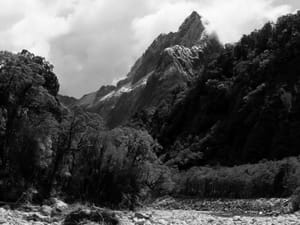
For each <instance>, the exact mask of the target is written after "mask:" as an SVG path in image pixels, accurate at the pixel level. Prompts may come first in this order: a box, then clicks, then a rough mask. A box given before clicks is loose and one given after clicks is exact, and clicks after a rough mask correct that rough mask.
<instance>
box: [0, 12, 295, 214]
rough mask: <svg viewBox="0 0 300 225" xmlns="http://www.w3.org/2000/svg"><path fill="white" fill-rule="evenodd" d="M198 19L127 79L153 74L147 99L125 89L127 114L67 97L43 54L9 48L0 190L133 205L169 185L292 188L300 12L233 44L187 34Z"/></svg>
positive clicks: (221, 190) (171, 189) (244, 190)
mask: <svg viewBox="0 0 300 225" xmlns="http://www.w3.org/2000/svg"><path fill="white" fill-rule="evenodd" d="M195 19H200V17H199V16H197V15H196V14H195V13H193V14H192V16H191V17H190V18H189V19H188V20H186V21H185V23H184V24H185V26H182V27H181V28H180V30H179V31H180V32H179V33H176V34H174V33H171V34H169V35H167V36H160V37H159V38H158V39H156V41H155V42H154V43H153V44H152V47H151V49H155V51H148V52H145V54H144V59H143V58H142V60H139V61H138V62H137V64H136V65H135V66H134V67H133V71H138V73H136V74H138V75H137V76H133V77H130V76H129V77H128V78H127V79H126V82H127V81H128V80H129V79H132V81H131V82H132V83H133V84H136V83H138V80H139V79H140V78H141V77H143V76H142V75H143V73H147V74H148V77H147V78H148V80H147V82H146V84H145V88H143V89H142V88H141V86H138V89H136V90H138V91H136V92H133V93H135V94H137V93H138V94H139V97H136V95H135V96H133V94H132V93H126V95H125V94H124V95H123V97H122V96H121V100H116V98H115V99H114V103H115V102H117V101H119V102H118V103H117V104H116V106H117V107H116V108H115V109H116V110H120V109H123V108H124V107H125V106H126V104H124V102H125V103H126V101H127V100H128V98H135V102H134V104H133V103H132V104H131V105H130V107H131V109H132V111H131V112H130V113H129V112H128V111H126V113H127V114H126V116H124V118H123V117H122V123H121V122H120V121H121V119H120V120H117V119H118V118H120V117H118V116H122V115H120V114H118V112H122V111H113V112H112V113H107V112H105V115H107V116H113V118H117V119H114V120H112V117H110V118H106V117H103V116H102V115H101V113H99V110H100V111H101V110H102V111H101V112H103V111H104V109H106V108H105V107H107V106H111V104H112V103H111V102H109V103H107V102H106V103H105V104H106V105H104V106H102V105H101V106H99V105H97V107H96V108H93V109H92V110H89V109H87V108H86V107H82V105H80V104H76V101H77V100H76V99H74V98H70V97H65V96H59V95H58V91H59V82H58V79H57V77H56V75H55V74H54V72H53V66H52V65H51V64H50V63H49V62H47V61H46V60H45V59H44V58H42V57H40V56H35V55H34V54H32V53H30V52H28V51H26V50H23V51H22V52H20V53H17V54H14V53H9V52H5V51H3V52H0V200H3V201H20V202H22V201H33V202H38V201H41V200H43V199H45V198H48V197H50V196H60V197H62V198H64V199H66V200H69V201H78V200H82V201H90V202H94V203H98V204H102V205H109V206H114V207H121V208H122V207H123V208H128V207H129V208H132V207H134V206H135V205H138V204H140V203H141V202H142V201H144V200H146V199H149V198H154V197H157V196H162V195H188V196H197V197H204V198H207V197H209V198H217V197H223V198H252V197H274V196H277V197H282V196H289V195H291V194H292V193H293V192H294V191H295V190H296V189H297V188H298V187H300V157H299V155H300V152H299V151H300V150H299V149H300V64H299V61H300V12H298V13H296V14H291V15H287V16H283V17H281V18H279V19H278V21H277V22H276V23H275V24H273V23H267V24H265V25H264V26H263V27H262V28H261V29H260V30H256V31H254V32H252V33H251V34H249V35H244V36H243V37H242V38H241V40H240V41H239V42H237V43H235V44H226V45H225V46H222V45H221V44H220V43H219V42H218V40H217V37H216V36H215V35H211V36H205V38H202V39H201V41H200V42H199V41H198V39H197V38H195V37H194V36H193V35H199V34H198V33H197V32H196V33H195V32H193V33H189V35H186V36H185V35H184V34H185V32H189V31H187V30H186V29H185V27H186V26H187V24H188V26H192V28H193V29H192V30H194V28H195V27H194V26H196V25H195V23H194V22H193V21H194V20H195ZM191 24H192V25H191ZM197 24H198V23H197ZM198 25H199V24H198ZM198 25H197V26H198ZM202 32H203V30H201V33H202ZM179 37H180V38H184V39H179ZM170 38H171V40H172V42H170V41H169V40H170ZM189 38H190V39H191V38H194V39H195V42H186V40H187V39H189ZM182 40H185V41H182ZM196 40H197V41H196ZM159 41H161V43H163V44H162V45H160V44H159V43H158V42H159ZM170 44H171V45H172V46H173V45H174V46H175V47H174V46H173V47H172V46H168V45H170ZM195 46H198V48H196V47H195ZM199 46H200V47H199ZM169 47H172V48H169ZM166 48H168V49H167V50H165V49H166ZM153 52H154V53H153ZM150 54H155V55H156V56H157V57H156V58H155V61H153V60H152V59H153V58H154V56H152V55H150ZM183 56H184V57H183ZM175 59H176V60H175ZM143 60H144V61H145V63H148V61H149V62H150V61H151V63H150V64H149V63H148V64H147V65H149V66H148V67H147V68H146V67H144V65H143V62H142V63H141V61H143ZM141 65H142V66H141ZM170 65H171V66H170ZM174 65H175V66H174ZM174 68H177V69H174ZM153 70H154V72H151V71H153ZM143 71H144V72H143ZM165 71H168V74H167V75H168V77H171V79H172V81H170V79H169V80H168V79H166V78H164V79H161V77H160V76H162V74H163V75H164V74H166V72H165ZM170 71H171V72H172V73H171V75H172V76H171V75H170V74H169V73H170ZM182 74H184V76H181V75H182ZM175 78H176V79H175ZM126 82H125V83H126ZM156 84H158V85H157V86H156ZM118 85H119V86H122V85H123V83H122V82H121V83H119V84H118ZM115 88H116V87H106V88H102V89H100V90H101V92H103V94H102V95H101V97H102V98H103V96H105V95H106V94H108V93H109V92H110V91H112V90H114V89H115ZM123 100H124V102H123V104H122V101H123ZM118 107H119V108H118ZM107 108H111V107H107ZM96 109H97V110H98V111H97V110H96ZM123 115H125V114H123ZM119 122H120V123H119ZM118 123H119V124H118Z"/></svg>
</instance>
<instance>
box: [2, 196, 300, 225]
mask: <svg viewBox="0 0 300 225" xmlns="http://www.w3.org/2000/svg"><path fill="white" fill-rule="evenodd" d="M238 202H239V204H240V206H241V207H245V206H247V207H248V208H247V210H246V211H247V212H248V213H241V211H242V210H237V211H236V210H232V211H230V209H232V208H234V207H235V208H238V207H237V203H238ZM242 202H243V203H242ZM284 202H285V200H283V199H271V200H270V199H269V200H263V199H260V200H248V202H247V200H231V201H229V200H228V201H219V202H218V201H217V200H215V201H200V200H198V201H196V200H175V199H170V198H167V199H166V198H165V199H160V200H157V201H155V202H154V203H152V204H149V205H148V206H147V207H144V208H141V209H138V210H136V211H135V212H132V211H114V212H109V213H111V215H112V216H113V217H115V218H117V219H119V221H120V224H124V225H135V224H136V225H202V224H203V225H205V224H211V225H218V224H219V225H222V224H224V225H226V224H228V225H234V224H237V225H238V224H241V225H246V224H253V225H256V224H257V225H268V224H269V225H277V224H284V225H289V224H291V225H292V224H293V225H299V224H300V212H296V213H292V214H291V213H284V212H279V211H278V206H279V204H280V203H281V204H282V203H284ZM196 203H197V204H196ZM234 203H235V204H234ZM257 203H260V204H262V205H261V208H259V207H258V205H257ZM195 204H196V206H195ZM176 205H177V207H174V208H172V206H176ZM180 205H181V206H182V207H180ZM201 205H202V208H201V207H200V206H201ZM234 205H235V206H234ZM209 206H210V207H211V210H206V208H205V207H209ZM253 206H254V208H253ZM266 206H268V207H267V208H268V210H269V211H268V210H267V211H264V210H263V209H264V207H266ZM195 207H196V208H195ZM197 207H198V208H197ZM223 207H225V208H227V209H228V210H227V211H226V210H222V209H223ZM251 207H252V208H251ZM270 207H273V209H274V212H273V213H271V212H270V210H271V208H270ZM175 208H176V209H175ZM180 208H183V209H180ZM103 210H104V209H101V208H97V207H94V206H84V205H81V204H72V205H67V204H65V203H64V202H62V201H59V200H56V201H54V202H53V203H51V204H48V205H41V206H33V205H23V206H21V207H18V208H15V209H12V208H11V207H8V206H4V207H2V208H0V224H1V225H29V224H32V225H48V224H53V225H67V224H68V225H76V224H91V225H92V224H104V223H101V222H99V221H97V222H95V221H93V219H92V218H95V217H93V216H91V217H90V218H89V217H86V218H82V219H78V220H76V221H75V222H74V221H73V222H71V223H70V222H69V223H66V217H68V215H70V214H71V213H72V212H75V211H76V212H85V213H91V212H98V211H99V212H101V211H103ZM256 210H259V211H256ZM249 212H251V213H249ZM90 215H91V214H90ZM99 215H100V214H99Z"/></svg>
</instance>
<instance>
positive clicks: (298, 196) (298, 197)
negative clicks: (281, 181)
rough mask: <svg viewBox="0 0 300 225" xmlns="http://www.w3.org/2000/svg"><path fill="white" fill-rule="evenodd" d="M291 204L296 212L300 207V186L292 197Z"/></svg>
mask: <svg viewBox="0 0 300 225" xmlns="http://www.w3.org/2000/svg"><path fill="white" fill-rule="evenodd" d="M291 206H292V210H293V211H294V212H296V211H298V210H299V209H300V187H298V188H297V189H296V190H295V191H294V193H293V195H292V197H291Z"/></svg>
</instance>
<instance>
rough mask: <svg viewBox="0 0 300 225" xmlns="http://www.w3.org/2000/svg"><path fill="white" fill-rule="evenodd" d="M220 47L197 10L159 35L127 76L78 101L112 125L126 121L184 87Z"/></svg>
mask: <svg viewBox="0 0 300 225" xmlns="http://www.w3.org/2000/svg"><path fill="white" fill-rule="evenodd" d="M220 48H222V46H221V44H220V43H219V41H218V39H217V37H216V36H214V35H209V34H208V33H207V32H206V30H205V27H204V25H203V23H202V20H201V16H200V15H199V14H198V13H197V12H195V11H194V12H192V14H191V15H190V16H189V17H187V18H186V19H185V21H184V22H183V23H182V25H181V26H180V27H179V29H178V31H177V32H170V33H168V34H161V35H159V36H158V37H157V38H156V39H155V40H154V41H153V42H152V44H151V45H150V46H149V47H148V49H147V50H146V51H145V52H144V54H143V55H142V56H141V57H140V58H139V59H138V60H137V61H136V63H135V64H134V65H133V66H132V68H131V70H130V71H129V73H128V74H127V76H126V78H125V79H123V80H121V81H120V82H118V84H117V85H116V86H103V87H101V88H99V90H98V91H96V92H93V93H90V94H87V95H85V96H83V97H82V98H81V99H80V100H79V101H77V102H76V103H75V104H74V105H77V106H80V107H84V108H86V109H87V110H89V111H92V112H97V113H99V114H100V115H101V116H103V118H104V119H105V120H106V121H107V124H108V126H109V127H114V126H117V125H120V124H123V123H124V122H126V121H127V120H128V119H129V118H131V117H132V116H133V115H134V114H135V113H136V112H137V111H139V110H141V109H147V108H153V107H154V108H155V107H157V106H158V105H159V103H160V101H162V100H163V99H164V98H165V97H166V96H168V95H170V93H172V92H174V90H175V89H178V88H179V89H182V88H183V89H184V87H186V86H187V85H189V82H191V81H192V80H193V79H194V78H195V77H196V76H197V71H199V69H200V68H201V66H203V62H204V59H205V58H208V55H211V54H213V53H215V52H217V51H219V49H220ZM201 59H202V60H201Z"/></svg>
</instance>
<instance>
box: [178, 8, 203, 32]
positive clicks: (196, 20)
mask: <svg viewBox="0 0 300 225" xmlns="http://www.w3.org/2000/svg"><path fill="white" fill-rule="evenodd" d="M195 24H196V25H201V27H203V24H202V21H201V16H200V15H199V14H198V13H197V12H196V11H193V12H192V13H191V15H189V16H188V17H187V18H186V19H185V20H184V22H183V23H182V24H181V26H180V27H179V32H186V31H187V30H189V29H190V28H191V27H193V26H195Z"/></svg>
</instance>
